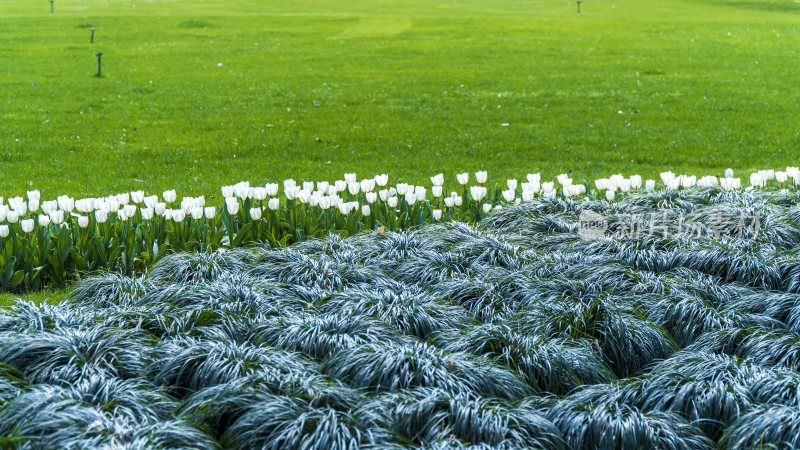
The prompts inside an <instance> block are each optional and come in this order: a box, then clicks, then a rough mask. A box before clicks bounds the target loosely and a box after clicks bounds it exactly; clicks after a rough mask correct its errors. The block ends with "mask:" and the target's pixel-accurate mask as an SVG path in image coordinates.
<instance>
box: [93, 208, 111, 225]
mask: <svg viewBox="0 0 800 450" xmlns="http://www.w3.org/2000/svg"><path fill="white" fill-rule="evenodd" d="M94 218H95V220H96V221H97V223H106V220H108V212H106V211H103V210H101V209H98V210H97V211H95V212H94Z"/></svg>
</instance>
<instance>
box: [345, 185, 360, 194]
mask: <svg viewBox="0 0 800 450" xmlns="http://www.w3.org/2000/svg"><path fill="white" fill-rule="evenodd" d="M360 188H361V185H359V184H358V183H348V184H347V191H348V192H350V195H356V194H358V190H359V189H360Z"/></svg>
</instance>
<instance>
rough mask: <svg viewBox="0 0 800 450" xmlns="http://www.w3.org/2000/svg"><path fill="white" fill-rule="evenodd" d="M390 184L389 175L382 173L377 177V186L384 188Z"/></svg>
mask: <svg viewBox="0 0 800 450" xmlns="http://www.w3.org/2000/svg"><path fill="white" fill-rule="evenodd" d="M388 183H389V175H386V174H385V173H382V174H380V175H376V176H375V184H377V185H378V186H380V187H384V186H386V185H387V184H388Z"/></svg>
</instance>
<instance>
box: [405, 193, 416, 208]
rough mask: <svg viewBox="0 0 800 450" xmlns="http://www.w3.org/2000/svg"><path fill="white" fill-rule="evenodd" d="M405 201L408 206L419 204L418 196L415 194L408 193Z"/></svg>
mask: <svg viewBox="0 0 800 450" xmlns="http://www.w3.org/2000/svg"><path fill="white" fill-rule="evenodd" d="M405 200H406V203H408V206H411V205H413V204H414V203H417V195H416V194H414V193H413V192H406V195H405Z"/></svg>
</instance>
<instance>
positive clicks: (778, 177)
mask: <svg viewBox="0 0 800 450" xmlns="http://www.w3.org/2000/svg"><path fill="white" fill-rule="evenodd" d="M788 179H789V175H787V174H786V172H782V171H777V172H775V181H777V182H778V183H785V182H786V180H788Z"/></svg>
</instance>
